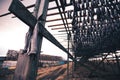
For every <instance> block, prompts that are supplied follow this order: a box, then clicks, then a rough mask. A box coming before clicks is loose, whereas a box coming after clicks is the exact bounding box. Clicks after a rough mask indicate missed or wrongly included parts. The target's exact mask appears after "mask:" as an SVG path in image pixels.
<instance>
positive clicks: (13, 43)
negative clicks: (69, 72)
mask: <svg viewBox="0 0 120 80" xmlns="http://www.w3.org/2000/svg"><path fill="white" fill-rule="evenodd" d="M11 1H12V0H0V15H1V14H4V13H7V12H9V11H8V7H9V6H10V3H11ZM22 3H23V4H24V5H25V6H28V5H30V4H34V3H35V0H29V1H28V0H24V1H23V2H22ZM31 10H32V9H31ZM12 17H14V15H13V14H10V15H7V16H4V17H0V56H5V55H6V53H7V50H8V49H12V50H20V49H23V48H24V39H25V34H26V32H27V30H28V26H27V25H26V24H24V23H23V22H22V21H20V20H19V19H18V18H12ZM49 30H50V29H49ZM53 34H54V32H53ZM42 51H43V53H44V54H50V55H58V56H62V57H63V58H64V59H66V57H67V55H66V53H64V52H63V51H62V50H60V49H59V48H57V47H56V46H54V45H53V44H52V43H51V42H49V41H48V40H46V39H44V40H43V44H42Z"/></svg>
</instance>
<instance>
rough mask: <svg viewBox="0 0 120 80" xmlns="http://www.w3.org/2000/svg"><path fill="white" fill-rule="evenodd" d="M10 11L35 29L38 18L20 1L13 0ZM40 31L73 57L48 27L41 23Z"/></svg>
mask: <svg viewBox="0 0 120 80" xmlns="http://www.w3.org/2000/svg"><path fill="white" fill-rule="evenodd" d="M9 11H10V12H11V13H13V14H14V15H15V16H17V17H18V18H19V19H21V20H22V21H23V22H24V23H26V24H27V25H28V26H29V27H30V28H32V29H34V26H35V24H36V22H37V19H36V18H35V17H34V16H33V15H32V14H31V13H30V12H29V11H28V10H27V8H26V7H25V6H24V5H23V4H22V3H21V2H19V1H13V2H12V4H11V6H10V8H9ZM40 33H41V34H42V35H43V36H44V37H45V38H47V39H48V40H49V41H50V42H52V43H53V44H55V45H56V46H57V47H59V48H60V49H62V50H63V51H64V52H66V53H67V54H68V55H69V56H70V58H71V59H73V56H72V55H71V54H70V53H69V52H68V51H67V50H66V49H65V48H64V47H63V46H62V45H61V44H60V43H59V42H58V41H57V40H56V39H55V38H54V37H53V35H52V34H51V33H50V32H49V31H47V29H46V28H44V27H43V25H42V24H40Z"/></svg>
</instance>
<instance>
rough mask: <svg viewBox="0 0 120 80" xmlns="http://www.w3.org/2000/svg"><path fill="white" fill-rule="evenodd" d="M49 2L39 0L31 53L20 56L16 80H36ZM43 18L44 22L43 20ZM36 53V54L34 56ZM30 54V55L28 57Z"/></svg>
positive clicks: (35, 14)
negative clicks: (42, 29) (41, 26)
mask: <svg viewBox="0 0 120 80" xmlns="http://www.w3.org/2000/svg"><path fill="white" fill-rule="evenodd" d="M48 3H49V0H37V1H36V6H35V9H34V13H33V15H34V16H35V17H36V18H37V23H36V25H35V28H34V30H33V35H32V40H31V45H29V47H31V49H30V52H28V51H27V52H28V53H24V54H20V55H19V58H18V62H17V66H16V70H15V74H14V80H35V79H36V76H37V69H38V60H39V53H40V51H41V44H42V38H43V36H42V34H40V33H39V31H41V30H39V29H40V28H39V27H40V23H41V24H42V25H43V26H44V25H45V21H43V19H44V20H45V19H46V14H47V9H48ZM40 17H42V20H41V18H40ZM33 53H34V54H33ZM28 54H29V55H28Z"/></svg>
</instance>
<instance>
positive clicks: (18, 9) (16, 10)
mask: <svg viewBox="0 0 120 80" xmlns="http://www.w3.org/2000/svg"><path fill="white" fill-rule="evenodd" d="M9 11H10V12H11V13H13V14H14V15H15V16H17V17H18V18H19V19H20V20H22V21H23V22H24V23H26V24H27V25H28V26H30V28H34V26H35V24H36V22H37V20H36V18H35V17H34V16H33V15H32V14H31V13H30V12H29V11H28V10H27V8H26V7H25V6H24V5H23V4H22V3H21V2H20V1H16V0H13V1H12V4H11V5H10V7H9Z"/></svg>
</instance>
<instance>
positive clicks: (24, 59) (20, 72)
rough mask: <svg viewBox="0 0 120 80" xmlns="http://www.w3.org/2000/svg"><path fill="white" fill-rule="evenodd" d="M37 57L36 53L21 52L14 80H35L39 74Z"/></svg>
mask: <svg viewBox="0 0 120 80" xmlns="http://www.w3.org/2000/svg"><path fill="white" fill-rule="evenodd" d="M37 59H38V57H37V56H35V55H31V56H28V55H27V54H19V57H18V62H17V66H16V67H17V69H16V70H15V76H14V79H13V80H34V79H35V77H36V75H37V72H36V71H37V65H36V64H37ZM33 65H34V66H33Z"/></svg>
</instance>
